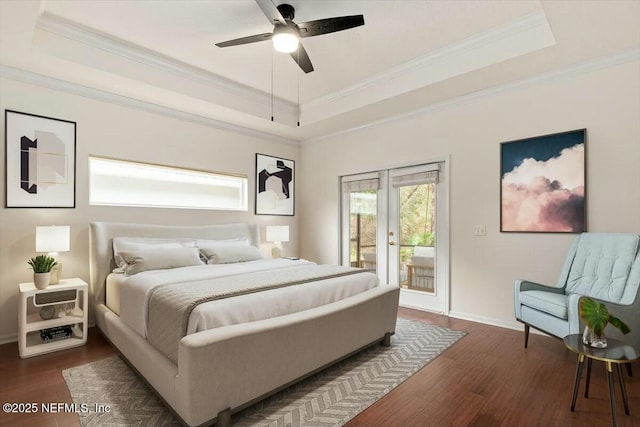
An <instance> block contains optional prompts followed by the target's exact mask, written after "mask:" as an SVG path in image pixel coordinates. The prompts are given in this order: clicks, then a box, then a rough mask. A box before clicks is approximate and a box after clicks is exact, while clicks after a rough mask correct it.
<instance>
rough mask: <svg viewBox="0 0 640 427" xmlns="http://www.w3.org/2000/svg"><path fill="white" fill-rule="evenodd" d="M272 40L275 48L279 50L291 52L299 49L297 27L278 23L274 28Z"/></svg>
mask: <svg viewBox="0 0 640 427" xmlns="http://www.w3.org/2000/svg"><path fill="white" fill-rule="evenodd" d="M271 41H272V42H273V48H274V49H275V50H277V51H278V52H282V53H291V52H295V51H296V50H297V49H298V44H299V42H300V39H299V36H298V34H297V32H296V31H295V29H293V28H291V27H288V26H286V25H278V26H276V28H275V29H274V30H273V37H271Z"/></svg>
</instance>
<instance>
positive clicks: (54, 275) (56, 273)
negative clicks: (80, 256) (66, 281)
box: [49, 261, 62, 285]
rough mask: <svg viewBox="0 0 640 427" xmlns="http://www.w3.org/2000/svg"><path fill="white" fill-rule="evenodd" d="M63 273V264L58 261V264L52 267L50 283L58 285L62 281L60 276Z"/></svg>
mask: <svg viewBox="0 0 640 427" xmlns="http://www.w3.org/2000/svg"><path fill="white" fill-rule="evenodd" d="M61 275H62V264H60V262H59V261H58V263H57V264H56V265H54V266H53V268H52V269H51V281H50V282H49V284H50V285H57V284H58V283H60V276H61Z"/></svg>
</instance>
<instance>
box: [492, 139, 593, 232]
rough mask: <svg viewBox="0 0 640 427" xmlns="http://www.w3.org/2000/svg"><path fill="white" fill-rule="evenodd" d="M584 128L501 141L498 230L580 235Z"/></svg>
mask: <svg viewBox="0 0 640 427" xmlns="http://www.w3.org/2000/svg"><path fill="white" fill-rule="evenodd" d="M585 144H586V129H580V130H574V131H569V132H562V133H556V134H552V135H544V136H538V137H535V138H527V139H521V140H517V141H509V142H503V143H501V144H500V231H502V232H526V233H582V232H584V231H586V230H587V221H586V203H585V196H586V191H585V189H586V151H585Z"/></svg>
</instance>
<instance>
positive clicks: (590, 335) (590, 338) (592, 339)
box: [582, 326, 607, 348]
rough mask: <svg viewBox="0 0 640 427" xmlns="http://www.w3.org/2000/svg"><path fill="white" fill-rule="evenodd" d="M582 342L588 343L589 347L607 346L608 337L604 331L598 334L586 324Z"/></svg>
mask: <svg viewBox="0 0 640 427" xmlns="http://www.w3.org/2000/svg"><path fill="white" fill-rule="evenodd" d="M582 343H583V344H585V345H588V346H589V347H595V348H606V347H607V337H605V336H604V333H603V334H602V335H600V336H598V335H596V333H595V332H593V329H591V328H590V327H588V326H585V327H584V333H583V334H582Z"/></svg>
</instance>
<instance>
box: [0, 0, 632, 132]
mask: <svg viewBox="0 0 640 427" xmlns="http://www.w3.org/2000/svg"><path fill="white" fill-rule="evenodd" d="M281 2H285V1H284V0H275V3H276V4H279V3H281ZM288 3H290V4H292V5H293V6H294V7H295V9H296V17H295V21H296V22H304V21H310V20H315V19H322V18H328V17H333V16H342V15H354V14H363V15H364V19H365V25H364V26H362V27H357V28H353V29H350V30H347V31H342V32H337V33H332V34H327V35H322V36H318V37H312V38H306V39H303V44H304V46H305V48H306V50H307V52H308V54H309V56H310V58H311V61H312V63H313V65H314V67H315V71H314V72H312V73H309V74H304V73H303V72H301V71H300V70H299V69H298V67H297V65H296V64H295V63H294V62H293V60H292V59H291V58H290V57H289V56H288V55H286V54H279V53H274V52H273V49H272V48H271V45H270V43H269V42H261V43H254V44H249V45H243V46H236V47H229V48H224V49H221V48H218V47H216V46H214V43H216V42H220V41H225V40H229V39H234V38H238V37H243V36H247V35H252V34H258V33H265V32H270V31H271V29H272V25H271V24H270V23H269V21H268V19H267V18H266V17H265V16H264V14H263V13H262V11H261V10H260V8H259V7H258V5H257V4H256V3H255V1H254V0H231V1H222V0H215V1H195V0H191V1H171V0H155V1H151V0H149V1H147V0H137V1H132V0H114V1H111V0H90V1H69V0H65V1H58V0H43V1H13V0H2V1H0V63H1V64H2V73H3V75H6V76H11V77H16V76H18V77H19V78H25V77H24V76H25V75H29V76H31V77H32V78H35V77H34V76H38V78H42V77H44V78H45V81H47V82H48V83H49V84H53V82H56V84H58V85H59V86H64V85H65V84H66V83H73V85H72V89H69V86H65V87H66V88H67V89H68V90H75V91H85V92H87V91H91V93H92V94H94V95H96V96H99V97H102V98H105V97H109V96H111V97H115V98H112V99H120V100H122V99H127V100H133V101H131V102H134V101H135V102H140V103H143V104H144V105H147V106H148V105H153V106H156V107H157V108H158V109H160V110H161V111H172V112H180V113H183V114H187V115H190V116H191V117H198V118H200V119H202V120H205V121H208V122H209V123H213V124H217V125H221V126H227V127H233V128H235V129H239V130H242V131H249V132H253V133H258V134H260V135H266V136H272V137H276V138H283V139H288V140H293V141H302V140H308V139H313V138H319V137H322V136H323V135H327V134H333V133H336V132H341V131H344V130H347V129H351V128H355V127H361V126H366V125H367V124H368V123H372V122H376V121H380V120H385V119H387V118H389V117H394V116H399V115H402V114H407V113H410V112H411V111H414V110H416V109H420V110H422V109H426V108H429V107H430V106H433V105H437V104H440V103H443V102H447V101H450V100H452V99H457V98H460V97H463V96H468V95H469V94H473V93H477V92H479V91H483V90H485V89H489V88H494V87H501V86H504V85H508V84H511V83H514V82H518V81H523V80H526V79H530V78H533V77H535V76H539V75H541V74H549V73H554V72H557V71H559V70H563V69H566V68H568V67H574V66H579V65H580V64H583V63H585V62H589V61H594V60H598V59H602V58H608V57H612V56H616V55H625V54H626V55H631V56H635V57H638V52H639V51H640V1H638V0H623V1H615V0H608V1H606V0H605V1H573V0H567V1H562V0H553V1H539V0H515V1H507V0H500V1H484V0H470V1H462V0H455V1H454V0H446V1H444V0H443V1H438V0H428V1H427V0H351V1H349V0H326V1H322V0H290V1H288ZM24 71H26V72H28V73H24ZM272 95H273V98H272ZM272 99H273V100H272ZM272 111H273V116H274V122H272V121H271V115H272ZM298 115H299V117H300V126H299V127H298V126H296V122H297V119H298Z"/></svg>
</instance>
